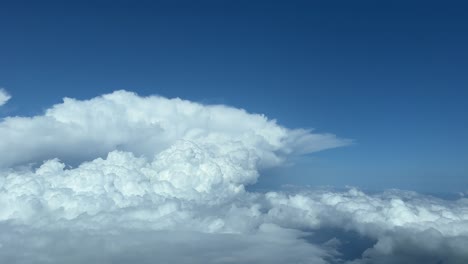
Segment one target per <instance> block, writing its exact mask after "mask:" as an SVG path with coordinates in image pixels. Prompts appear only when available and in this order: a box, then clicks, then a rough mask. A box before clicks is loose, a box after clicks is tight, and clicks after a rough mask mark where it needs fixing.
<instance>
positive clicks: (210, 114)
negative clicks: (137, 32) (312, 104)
mask: <svg viewBox="0 0 468 264" xmlns="http://www.w3.org/2000/svg"><path fill="white" fill-rule="evenodd" d="M0 138H3V139H5V140H3V141H1V142H0V152H5V153H10V155H8V156H7V157H4V158H2V159H1V160H0V167H1V166H3V167H9V166H12V165H19V164H24V163H28V162H42V161H43V160H46V159H51V158H60V159H61V160H64V161H66V162H67V163H72V164H75V165H77V164H80V163H81V162H83V161H86V160H91V159H94V158H96V157H105V155H106V154H107V153H108V152H110V151H113V150H122V151H129V152H132V153H134V154H136V155H144V156H146V157H148V158H152V157H153V156H154V155H155V154H157V153H159V152H161V151H163V150H164V149H166V148H168V147H170V146H171V145H173V144H174V143H175V142H176V141H178V140H186V141H191V142H195V143H196V144H199V145H204V146H211V147H212V148H219V146H225V148H229V146H231V147H232V148H242V149H243V150H246V151H249V152H250V153H251V155H253V156H256V157H257V158H258V161H259V162H260V163H261V164H260V165H261V166H265V167H268V166H274V165H277V164H278V163H280V162H281V161H282V160H283V159H284V158H285V157H287V156H288V155H291V154H292V153H296V154H303V153H310V152H315V151H320V150H324V149H329V148H335V147H340V146H344V145H347V144H349V143H350V140H346V139H340V138H337V137H336V136H335V135H332V134H318V133H312V132H310V131H308V130H304V129H296V130H294V129H293V130H291V129H287V128H284V127H282V126H280V125H278V124H277V123H276V121H275V120H270V119H268V118H266V117H265V116H263V115H259V114H250V113H248V112H246V111H245V110H242V109H237V108H233V107H228V106H223V105H202V104H198V103H194V102H190V101H185V100H181V99H167V98H163V97H158V96H149V97H140V96H138V95H136V94H134V93H131V92H126V91H117V92H114V93H111V94H105V95H103V96H100V97H96V98H93V99H91V100H86V101H80V100H75V99H71V98H65V99H64V102H63V103H61V104H57V105H54V106H53V107H51V108H49V109H47V110H46V111H45V114H44V115H41V116H34V117H8V118H6V119H5V120H4V121H2V122H1V123H0ZM221 151H222V150H221Z"/></svg>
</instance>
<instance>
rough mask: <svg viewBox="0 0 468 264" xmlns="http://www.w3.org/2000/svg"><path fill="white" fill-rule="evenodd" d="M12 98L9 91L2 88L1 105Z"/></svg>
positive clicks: (0, 90) (0, 92)
mask: <svg viewBox="0 0 468 264" xmlns="http://www.w3.org/2000/svg"><path fill="white" fill-rule="evenodd" d="M10 99H11V96H10V95H9V94H8V93H7V91H6V90H5V89H2V88H0V106H2V105H4V104H6V103H7V102H8V100H10Z"/></svg>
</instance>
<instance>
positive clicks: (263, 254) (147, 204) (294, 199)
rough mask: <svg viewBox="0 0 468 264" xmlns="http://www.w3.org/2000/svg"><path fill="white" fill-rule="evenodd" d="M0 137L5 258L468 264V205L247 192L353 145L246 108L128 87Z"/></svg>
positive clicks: (10, 123)
mask: <svg viewBox="0 0 468 264" xmlns="http://www.w3.org/2000/svg"><path fill="white" fill-rule="evenodd" d="M0 138H1V139H2V140H1V141H0V153H2V155H1V156H0V167H1V169H0V260H1V261H2V262H9V263H13V262H15V263H31V262H34V263H83V262H90V263H129V262H138V263H278V264H279V263H466V262H467V261H468V251H467V250H466V247H465V246H464V245H466V244H468V199H464V198H461V199H459V200H456V201H446V200H441V199H436V198H433V197H428V196H423V195H419V194H416V193H411V192H402V191H387V192H385V193H382V194H375V195H368V194H365V193H363V192H361V191H359V190H357V189H350V190H348V191H345V192H337V191H333V190H301V191H286V190H283V191H278V192H267V193H257V192H249V191H247V190H246V188H245V187H246V186H247V185H249V184H253V183H255V182H256V180H257V179H258V177H260V174H261V170H262V169H263V168H268V167H274V166H278V165H280V164H281V163H282V162H284V161H285V160H286V159H287V158H288V157H291V156H293V155H300V154H304V153H310V152H314V151H320V150H324V149H328V148H334V147H339V146H344V145H347V144H349V143H351V141H350V140H344V139H340V138H337V137H336V136H334V135H332V134H317V133H313V132H312V131H311V130H304V129H287V128H284V127H282V126H280V125H278V124H277V123H276V122H275V121H274V120H269V119H268V118H266V117H265V116H263V115H256V114H250V113H247V112H246V111H244V110H241V109H236V108H232V107H227V106H221V105H218V106H206V105H202V104H198V103H193V102H189V101H184V100H180V99H166V98H163V97H157V96H150V97H140V96H138V95H136V94H134V93H131V92H126V91H117V92H114V93H112V94H106V95H103V96H100V97H96V98H93V99H91V100H86V101H80V100H75V99H65V100H64V102H63V103H62V104H58V105H55V106H53V107H52V108H50V109H48V110H46V112H45V114H44V115H41V116H35V117H7V118H5V119H4V120H3V121H2V122H1V123H0ZM43 160H45V161H43ZM31 163H32V164H33V165H32V166H26V165H28V164H31ZM350 234H351V239H350ZM353 236H354V237H353ZM361 238H365V239H366V241H367V242H366V243H363V244H362V245H361V246H360V247H356V246H355V243H354V242H355V241H357V240H359V239H361ZM349 248H354V249H353V250H354V251H355V254H349V251H350V250H349Z"/></svg>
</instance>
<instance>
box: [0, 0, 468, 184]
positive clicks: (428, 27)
mask: <svg viewBox="0 0 468 264" xmlns="http://www.w3.org/2000/svg"><path fill="white" fill-rule="evenodd" d="M467 14H468V5H467V4H463V3H462V2H461V1H460V2H450V1H438V2H431V1H385V3H383V1H282V2H279V1H278V2H276V1H220V0H217V1H197V2H196V1H1V2H0V87H4V88H6V89H7V90H8V91H9V92H10V93H11V94H12V95H13V99H12V100H11V101H10V102H9V103H8V104H7V105H5V106H3V107H2V108H1V110H0V114H1V115H3V116H6V115H33V114H37V113H40V112H41V111H42V110H43V109H44V108H46V107H48V106H50V105H51V104H53V103H58V102H60V100H61V98H62V97H64V96H68V97H75V98H90V97H94V96H96V95H99V94H102V93H105V92H110V91H113V90H117V89H127V90H132V91H135V92H137V93H139V94H141V95H147V94H160V95H163V96H167V97H181V98H185V99H190V100H195V101H199V102H203V103H223V104H228V105H233V106H236V107H241V108H245V109H247V110H248V111H251V112H257V113H264V114H266V115H267V116H269V117H272V118H276V119H277V120H278V122H279V123H280V124H283V125H285V126H287V127H291V128H296V127H308V128H317V129H318V131H321V132H331V133H335V134H337V135H338V136H341V137H345V138H352V139H355V140H356V144H355V145H354V146H350V147H345V148H340V149H334V150H329V151H326V152H323V153H317V154H314V155H312V156H310V157H305V158H303V159H301V160H299V161H297V165H296V166H295V167H292V168H284V169H281V170H279V171H274V172H265V173H267V174H271V175H270V177H269V178H266V179H265V178H264V179H263V181H264V182H262V183H261V184H264V185H265V186H270V185H275V184H284V183H292V184H310V185H337V186H342V185H346V184H347V185H354V186H360V187H363V188H373V189H383V188H392V187H396V188H404V189H413V190H420V191H431V192H437V191H461V190H467V189H468V102H467V100H468V15H467ZM284 174H287V175H288V177H285V176H284ZM280 175H282V176H280Z"/></svg>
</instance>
